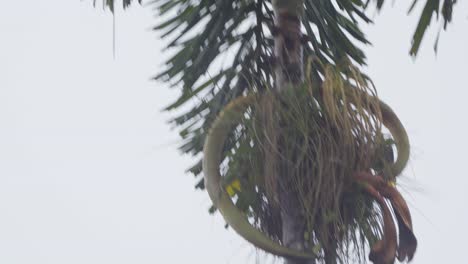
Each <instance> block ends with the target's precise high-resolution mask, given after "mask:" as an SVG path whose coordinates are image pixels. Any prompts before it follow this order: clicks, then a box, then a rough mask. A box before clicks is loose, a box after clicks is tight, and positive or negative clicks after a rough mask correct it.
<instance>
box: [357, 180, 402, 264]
mask: <svg viewBox="0 0 468 264" xmlns="http://www.w3.org/2000/svg"><path fill="white" fill-rule="evenodd" d="M364 189H365V190H366V191H367V193H368V194H369V195H371V196H372V197H374V199H375V200H376V201H377V203H378V204H379V206H380V208H381V210H382V216H383V221H384V223H383V229H384V232H383V238H382V240H379V241H378V242H377V243H375V245H374V246H373V247H372V250H371V253H370V254H369V259H370V260H371V261H372V262H374V263H375V264H393V263H394V262H395V256H396V251H397V238H396V236H397V234H396V227H395V223H394V222H393V219H392V213H391V212H390V209H389V208H388V205H387V203H385V200H384V198H383V197H382V195H381V194H380V193H379V192H378V191H377V190H376V189H375V188H374V187H373V186H372V185H370V184H365V185H364Z"/></svg>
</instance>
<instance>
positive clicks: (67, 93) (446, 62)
mask: <svg viewBox="0 0 468 264" xmlns="http://www.w3.org/2000/svg"><path fill="white" fill-rule="evenodd" d="M3 2H5V3H3ZM98 2H100V1H98ZM395 2H396V3H395V5H394V7H391V6H387V7H386V8H385V9H384V12H383V13H382V14H381V15H378V16H376V17H375V18H376V19H375V20H376V24H375V25H372V26H369V27H366V33H367V35H368V37H369V38H370V39H371V41H372V42H373V44H374V45H373V47H368V48H366V52H367V54H368V57H369V61H368V64H369V67H368V68H367V69H366V70H367V72H368V73H369V74H370V76H371V77H372V78H373V80H374V81H375V83H376V85H377V88H378V91H379V94H380V96H381V98H383V100H385V101H386V102H387V103H389V104H390V105H391V106H392V107H393V108H394V110H395V111H396V112H397V114H398V115H399V117H400V118H401V120H402V121H403V123H404V124H405V126H406V128H407V130H408V132H409V136H410V139H411V143H412V147H413V148H412V154H411V163H410V166H409V167H408V169H407V170H406V171H405V172H404V175H403V177H402V178H403V179H402V180H401V181H400V183H401V184H400V187H401V188H402V190H403V192H404V194H405V197H406V198H407V199H408V202H409V204H410V209H411V211H412V214H413V218H414V228H415V232H416V235H417V237H418V240H419V247H418V251H417V253H416V257H415V260H414V263H415V264H423V263H424V264H428V263H429V264H432V263H468V255H467V254H466V243H467V241H466V238H467V237H468V225H467V223H468V194H467V193H468V190H466V188H467V187H468V179H467V177H468V174H467V169H466V165H467V164H468V160H467V155H466V150H467V149H468V142H467V135H468V125H467V121H468V120H467V114H468V111H467V109H466V107H467V105H468V103H467V100H466V98H468V85H467V76H468V67H467V66H466V64H467V62H468V49H467V47H468V5H467V3H466V2H462V1H460V3H459V4H458V5H457V9H456V12H455V17H454V24H453V25H451V26H449V30H448V32H445V33H442V35H441V40H440V43H439V53H438V54H437V56H436V55H434V53H433V50H432V45H433V42H434V39H435V35H436V33H437V29H438V28H439V26H438V25H437V26H433V27H432V31H431V34H429V35H427V36H426V38H425V41H424V45H423V46H422V48H421V52H420V54H419V56H418V58H417V59H416V60H414V59H412V58H411V57H409V56H408V50H409V47H410V39H411V35H412V33H413V30H414V28H415V24H416V18H417V17H416V16H413V17H407V16H406V10H407V8H408V3H406V2H405V1H395ZM154 15H155V14H154V13H153V11H152V10H151V8H149V7H146V8H145V7H140V6H135V7H133V8H131V9H130V10H128V11H127V12H126V13H122V12H121V10H118V12H117V28H116V29H117V30H116V58H115V59H114V58H113V54H112V17H111V15H110V14H109V12H104V11H103V10H102V9H100V8H97V9H94V8H93V7H92V1H91V0H88V1H79V0H68V1H64V0H42V1H37V0H26V1H14V0H10V1H7V0H2V7H1V9H0V32H1V36H0V263H5V264H31V263H34V264H63V263H66V264H73V263H80V264H81V263H86V264H98V263H99V264H107V263H109V264H111V263H112V264H130V263H132V264H135V263H138V264H145V263H153V264H154V263H176V264H178V263H188V262H190V263H206V264H219V263H231V264H237V263H255V262H256V261H257V260H258V256H257V253H256V251H255V250H254V249H253V248H252V247H251V246H249V245H248V244H247V243H246V242H244V241H242V239H240V238H238V236H237V235H236V234H235V233H234V232H232V231H231V230H229V231H225V230H224V227H223V225H224V222H223V221H222V219H221V217H220V216H214V217H213V216H210V215H208V213H207V209H208V207H209V205H210V202H209V199H208V196H207V195H206V194H205V193H203V192H200V191H195V190H194V187H193V186H194V183H195V179H194V178H193V177H192V176H191V175H188V174H185V173H184V171H185V169H186V168H187V167H188V166H189V165H190V164H191V163H192V162H193V159H192V158H191V157H188V156H182V155H181V154H180V153H179V152H178V151H177V149H176V148H177V143H178V136H177V133H176V131H174V130H171V129H170V127H169V126H168V125H167V123H166V121H167V120H168V119H169V118H170V117H171V113H161V111H160V110H161V109H162V108H163V107H164V106H166V105H167V104H168V103H169V102H171V100H173V99H174V98H175V97H176V96H177V93H178V91H177V90H170V89H168V87H167V85H165V84H163V83H156V82H153V81H151V80H150V78H151V77H152V76H153V75H154V74H155V73H156V72H158V70H159V69H161V68H160V67H161V65H162V62H163V58H164V54H162V53H161V49H162V44H163V43H162V42H161V41H160V40H158V39H157V35H156V34H154V33H153V32H151V31H150V28H151V26H153V25H154V24H155V18H154ZM172 115H173V114H172Z"/></svg>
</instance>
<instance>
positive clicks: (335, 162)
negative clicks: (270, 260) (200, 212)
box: [104, 0, 456, 264]
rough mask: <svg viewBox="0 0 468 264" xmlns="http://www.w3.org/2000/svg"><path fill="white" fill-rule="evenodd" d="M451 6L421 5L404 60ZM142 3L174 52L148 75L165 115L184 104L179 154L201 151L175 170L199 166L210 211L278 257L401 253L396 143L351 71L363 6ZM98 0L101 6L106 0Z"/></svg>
mask: <svg viewBox="0 0 468 264" xmlns="http://www.w3.org/2000/svg"><path fill="white" fill-rule="evenodd" d="M131 2H132V1H131V0H124V1H123V6H124V7H127V6H128V5H130V4H131ZM138 2H141V1H140V0H139V1H138ZM416 2H417V1H414V3H413V5H412V6H411V10H412V9H413V8H414V6H415V4H416ZM455 2H456V1H455V0H444V1H443V3H440V2H439V1H438V0H427V1H426V3H425V6H424V9H423V12H422V15H421V18H420V21H419V23H418V25H417V28H416V31H415V33H414V36H413V40H412V47H411V50H410V54H411V55H413V56H415V55H416V54H417V52H418V48H419V46H420V44H421V40H422V38H423V36H424V33H425V32H426V29H427V28H428V26H429V24H430V22H431V18H432V16H433V15H434V14H436V15H438V14H439V13H440V14H442V17H443V23H444V28H445V27H446V26H447V23H448V22H450V21H451V16H452V10H453V6H454V4H455ZM152 3H153V4H154V5H155V6H156V7H157V9H158V10H159V15H160V16H162V17H164V18H165V22H163V23H161V24H160V25H158V26H156V27H155V28H154V29H155V30H158V31H161V32H162V37H163V38H168V37H169V38H172V39H171V41H170V42H169V44H168V48H174V49H176V50H177V52H176V54H175V55H174V56H173V57H171V58H170V59H169V60H168V61H167V62H166V66H167V67H166V69H165V70H163V71H162V72H161V73H159V74H158V75H157V76H156V77H155V78H156V79H158V80H162V81H166V82H169V83H170V84H171V85H172V86H176V87H180V88H181V90H182V93H181V96H180V97H179V98H178V99H177V101H175V102H174V103H173V104H171V105H169V106H168V107H167V108H166V109H167V110H172V109H176V108H179V107H181V106H183V105H185V104H187V103H188V102H193V101H197V102H198V103H197V104H196V105H195V106H194V107H193V108H192V109H190V110H189V111H186V112H185V113H183V114H182V115H180V116H177V117H175V118H174V119H173V120H172V122H173V123H174V124H176V125H178V126H179V127H180V128H181V130H180V135H181V137H182V139H183V144H182V145H181V147H180V148H181V150H182V151H183V152H186V153H191V154H193V155H196V154H199V153H201V152H203V156H204V157H203V160H199V161H198V162H196V163H195V164H194V166H193V167H191V168H189V171H190V172H191V173H193V174H194V175H195V176H198V175H201V174H202V171H203V174H204V180H203V179H200V181H199V182H198V183H197V185H196V186H197V188H199V189H205V188H206V189H207V190H208V192H209V194H210V197H211V199H212V201H213V204H214V206H213V207H212V208H211V209H210V212H215V211H216V210H219V211H220V213H221V214H222V215H223V216H224V217H225V219H226V222H227V224H228V225H229V226H231V227H232V228H233V229H234V230H235V231H237V232H238V233H239V234H240V235H242V236H243V237H244V238H246V239H247V240H248V241H250V242H251V243H253V244H254V245H255V246H257V247H259V248H261V249H264V250H266V251H268V252H270V253H273V254H275V255H278V256H283V257H285V259H286V260H285V263H287V264H297V263H317V262H322V263H327V264H331V263H338V262H340V263H345V262H348V260H349V259H350V258H352V257H353V256H355V255H358V257H359V258H360V259H361V260H363V261H364V258H363V257H362V256H363V253H364V252H365V251H366V245H370V246H371V252H370V255H369V259H370V260H372V261H373V262H374V263H384V264H385V263H393V262H394V260H395V257H398V259H399V260H400V261H404V260H411V259H412V257H413V254H414V251H415V250H416V238H415V237H414V234H413V231H412V223H411V216H410V213H409V210H408V208H407V206H406V203H405V201H404V200H403V198H402V197H401V195H400V194H399V192H398V191H397V189H396V188H395V187H394V185H393V184H394V183H395V181H396V179H397V176H398V175H399V174H400V172H401V171H402V170H403V169H404V167H405V165H406V162H407V159H408V156H409V143H408V138H407V135H406V132H405V131H404V128H403V126H402V124H401V123H400V121H399V120H398V118H397V117H396V115H395V114H394V113H393V111H392V110H391V108H390V107H389V106H387V105H386V104H385V103H383V102H381V101H380V100H379V99H378V98H377V97H376V94H375V90H374V88H373V86H372V83H371V81H370V79H369V77H368V76H366V75H365V74H364V73H362V72H361V69H360V68H359V66H360V65H364V64H365V54H364V52H363V51H362V50H361V49H360V48H359V47H358V46H357V45H356V43H361V44H368V43H369V42H368V40H367V39H366V38H365V35H364V34H363V32H362V31H361V30H360V28H359V22H365V23H370V22H371V19H370V18H369V17H368V16H367V15H366V8H367V6H368V4H369V1H368V2H361V1H359V0H358V1H352V0H336V1H328V0H318V1H309V0H273V1H270V0H235V1H222V0H200V1H190V0H155V1H152ZM375 3H376V7H377V9H379V10H380V9H381V8H382V6H383V4H384V0H378V1H375ZM104 4H105V5H107V6H109V7H110V9H111V10H112V11H113V8H114V1H113V0H105V1H104ZM435 47H437V41H436V45H435ZM226 54H227V55H228V58H229V59H227V60H226V59H225V60H224V61H222V62H220V61H219V60H220V58H223V57H225V56H226ZM219 64H221V66H218V67H215V66H214V65H219ZM213 71H215V72H216V73H215V74H212V75H211V74H208V73H209V72H213ZM382 127H386V128H388V129H389V131H390V132H391V136H390V137H385V135H384V134H383V132H382V131H383V130H382ZM394 150H396V152H397V158H396V159H395V158H394V156H395V155H394V153H393V152H394ZM220 167H221V171H223V176H221V175H220ZM386 200H387V201H389V202H390V203H391V206H388V204H387V202H386ZM374 204H377V205H378V208H377V207H376V206H374ZM392 209H393V213H394V215H395V217H396V224H398V230H399V232H398V233H399V237H398V238H397V232H396V226H395V223H394V220H393V217H392V214H391V210H392Z"/></svg>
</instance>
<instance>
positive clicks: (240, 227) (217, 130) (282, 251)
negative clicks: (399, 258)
mask: <svg viewBox="0 0 468 264" xmlns="http://www.w3.org/2000/svg"><path fill="white" fill-rule="evenodd" d="M255 99H256V96H255V94H252V95H249V96H245V97H240V98H237V99H236V100H234V101H232V102H231V103H229V104H228V105H227V106H226V108H225V109H224V110H223V111H222V112H221V114H220V115H219V117H218V118H217V119H216V121H215V122H214V123H213V126H212V128H211V130H210V132H209V134H208V136H207V138H206V141H205V145H204V149H203V153H204V158H203V173H204V177H205V186H206V189H207V191H208V194H209V196H210V198H211V200H212V202H213V205H214V206H215V207H216V208H217V209H218V210H219V211H220V213H221V215H222V216H223V217H224V219H225V220H226V222H227V223H228V224H229V225H230V226H231V227H232V228H233V229H234V230H235V231H236V232H237V233H238V234H239V235H240V236H242V237H243V238H245V239H246V240H247V241H249V242H250V243H252V244H253V245H254V246H256V247H258V248H260V249H263V250H265V251H267V252H269V253H272V254H274V255H277V256H282V257H290V258H291V257H292V258H307V259H310V258H315V257H316V256H315V255H314V254H313V253H312V252H302V251H298V250H294V249H291V248H288V247H285V246H283V245H280V244H279V243H277V242H276V241H273V240H272V239H270V238H269V237H268V236H266V235H265V234H264V233H263V232H261V231H260V230H258V229H256V228H255V227H254V226H252V225H251V224H250V223H249V221H248V219H247V217H246V216H245V215H244V214H243V213H242V212H241V211H239V209H238V208H237V207H236V206H235V205H234V203H233V202H232V200H231V198H230V197H229V195H228V194H227V192H226V190H225V189H224V188H223V185H222V183H221V175H220V171H219V165H220V163H221V156H222V150H223V146H224V142H225V141H226V138H227V137H228V134H229V132H230V131H231V130H232V128H233V127H234V125H236V124H238V123H239V121H240V120H241V118H242V117H243V113H244V112H245V110H246V108H247V107H248V106H250V105H252V104H253V103H254V101H255ZM379 103H380V108H381V111H382V117H383V124H384V125H385V126H386V127H387V128H388V129H389V130H390V132H391V134H392V137H393V139H394V140H395V142H396V146H397V150H398V158H397V160H396V162H395V163H394V164H393V165H392V167H391V171H392V173H395V174H393V175H395V176H396V175H398V174H399V173H401V171H402V170H403V169H404V167H405V166H406V163H407V161H408V157H409V140H408V135H407V134H406V131H405V129H404V127H403V125H402V124H401V122H400V120H399V119H398V117H397V116H396V115H395V113H394V112H393V110H392V109H391V108H390V107H389V106H388V105H387V104H385V103H384V102H382V101H379Z"/></svg>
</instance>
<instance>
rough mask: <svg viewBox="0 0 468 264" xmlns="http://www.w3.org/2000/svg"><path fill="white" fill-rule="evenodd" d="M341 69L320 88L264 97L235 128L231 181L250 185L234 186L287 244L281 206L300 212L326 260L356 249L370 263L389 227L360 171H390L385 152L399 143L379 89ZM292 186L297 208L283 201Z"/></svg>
mask: <svg viewBox="0 0 468 264" xmlns="http://www.w3.org/2000/svg"><path fill="white" fill-rule="evenodd" d="M337 72H339V71H336V69H335V68H333V67H331V66H330V67H327V68H326V69H325V76H324V82H323V85H322V86H320V87H316V86H315V87H314V86H313V85H311V84H310V83H311V82H307V83H306V85H303V86H301V87H295V88H291V89H287V90H286V92H283V93H281V94H276V93H274V92H266V93H264V94H262V96H258V97H257V98H258V99H257V101H256V103H255V104H253V105H252V106H251V107H250V108H249V110H248V111H247V112H245V113H244V121H243V122H242V123H241V125H239V126H238V127H237V128H236V129H235V130H234V132H233V133H232V138H231V140H235V141H236V142H238V144H237V148H236V150H235V151H232V152H231V153H229V154H228V155H227V159H226V162H225V163H224V165H225V166H224V167H223V168H224V170H225V171H226V178H225V179H226V182H227V183H231V182H236V181H238V182H240V184H239V186H242V187H239V186H238V187H236V188H233V186H234V185H229V186H228V192H229V188H230V190H231V193H232V194H233V195H234V193H237V194H235V195H234V196H235V197H234V200H235V201H236V205H237V206H238V208H239V209H241V210H242V211H244V212H245V213H247V215H249V216H250V217H251V219H252V220H253V221H255V224H256V225H257V226H258V227H259V228H260V229H261V230H262V231H264V232H265V233H267V234H268V235H269V236H270V238H272V239H274V240H276V241H278V242H280V243H282V242H283V241H281V237H282V236H281V217H280V212H281V210H292V211H293V212H296V213H298V214H300V215H299V216H298V217H300V218H301V219H303V229H304V230H305V232H304V236H305V238H306V240H307V245H306V247H307V248H310V250H311V251H313V252H314V253H315V254H316V255H317V256H318V260H321V261H323V260H324V255H325V252H328V253H327V255H328V256H327V258H328V259H329V258H330V255H332V257H333V258H334V259H336V260H338V261H339V262H348V261H349V260H350V259H355V256H356V255H357V258H358V259H359V260H361V261H362V260H364V257H363V256H364V255H363V253H364V251H365V248H366V245H373V244H375V242H376V241H377V240H379V239H381V238H382V234H381V233H382V229H383V228H382V224H381V223H382V222H381V221H380V220H381V219H380V218H381V217H380V210H379V208H378V207H377V206H375V205H374V203H373V198H372V197H371V196H368V195H365V194H364V192H363V191H362V190H360V189H359V188H357V187H356V186H355V184H354V182H355V179H354V178H353V177H354V176H353V175H354V173H355V172H359V171H370V170H372V171H374V172H376V171H384V167H386V166H388V164H391V163H392V162H393V160H388V159H386V157H385V156H386V155H384V154H385V151H382V149H386V148H387V149H388V148H390V149H391V145H389V141H386V140H384V137H383V135H382V115H381V112H380V108H379V101H378V100H377V99H376V97H375V92H374V90H373V89H372V88H371V87H369V86H368V85H367V83H366V82H365V80H364V78H362V77H361V76H360V75H359V74H357V73H356V71H353V69H352V68H351V69H350V71H349V74H348V75H342V74H338V73H337ZM390 142H391V141H390ZM280 177H287V180H284V178H283V179H282V180H280ZM279 185H281V186H279ZM241 189H242V190H241ZM233 190H234V191H233ZM284 191H290V192H291V193H293V194H294V200H293V201H292V202H291V208H279V206H278V202H277V201H278V197H279V195H281V193H282V192H284ZM356 253H357V254H356Z"/></svg>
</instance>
